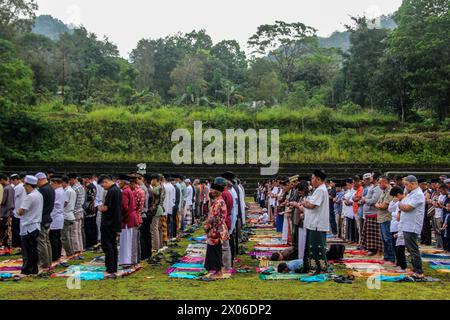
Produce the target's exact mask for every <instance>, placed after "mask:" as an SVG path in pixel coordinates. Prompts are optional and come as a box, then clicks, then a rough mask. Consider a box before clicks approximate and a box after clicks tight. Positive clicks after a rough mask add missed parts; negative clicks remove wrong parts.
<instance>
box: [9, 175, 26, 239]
mask: <svg viewBox="0 0 450 320" xmlns="http://www.w3.org/2000/svg"><path fill="white" fill-rule="evenodd" d="M25 176H26V175H25V174H22V173H21V174H18V175H17V174H13V175H12V176H11V181H12V183H13V185H14V216H13V217H12V247H13V248H20V247H21V246H22V244H21V241H20V218H19V216H18V215H17V210H19V208H20V207H21V206H22V202H23V199H24V197H25V195H26V192H25V188H24V186H23V179H24V178H25Z"/></svg>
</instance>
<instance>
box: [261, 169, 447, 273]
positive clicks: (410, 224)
mask: <svg viewBox="0 0 450 320" xmlns="http://www.w3.org/2000/svg"><path fill="white" fill-rule="evenodd" d="M317 177H319V178H320V179H321V181H322V182H323V183H322V184H321V185H320V188H321V192H322V193H324V192H325V191H326V195H327V196H326V198H327V199H326V201H325V202H326V204H325V206H326V207H327V209H326V212H324V213H323V216H321V217H323V220H322V221H321V222H320V223H318V224H312V225H311V218H308V215H312V214H314V211H312V210H311V207H313V206H312V204H315V203H316V202H314V203H311V201H316V198H317V189H318V187H317ZM449 187H450V179H447V177H446V176H441V177H439V178H438V179H432V180H431V181H430V182H428V181H427V180H426V179H417V178H416V177H415V176H413V175H409V176H406V177H401V176H397V177H395V178H394V179H392V180H391V179H390V178H389V177H387V176H382V175H376V174H374V173H367V174H364V175H363V176H362V177H360V176H355V177H353V178H351V179H346V180H344V181H338V180H336V179H333V178H330V179H325V174H324V173H322V172H320V171H318V172H316V173H315V175H313V178H312V179H311V181H309V179H308V177H300V176H299V175H297V176H294V177H290V178H283V177H280V178H278V179H275V180H271V181H265V182H263V183H260V184H259V185H258V188H257V190H256V193H255V198H256V200H257V201H258V202H259V204H260V206H261V207H263V208H267V213H265V214H264V215H263V216H262V217H261V218H260V219H261V220H262V221H264V222H266V221H273V222H274V224H275V226H276V228H277V231H278V232H282V237H283V240H285V241H287V242H288V243H289V244H292V246H293V247H292V250H291V251H290V252H289V251H288V252H287V253H286V255H285V256H280V258H285V259H287V260H290V259H303V260H304V264H305V265H306V266H307V265H308V264H309V265H313V266H314V268H315V269H316V271H318V272H324V271H326V269H327V266H328V263H327V260H326V257H325V256H324V253H323V251H321V250H326V243H325V240H324V239H325V238H324V237H325V234H326V233H328V234H331V237H334V238H341V239H344V240H346V241H347V242H349V243H350V244H352V245H356V246H357V248H358V249H360V250H367V251H368V254H369V255H370V256H373V255H377V254H381V253H383V256H384V260H385V261H390V262H393V263H395V264H396V265H397V267H398V271H399V272H400V271H404V270H406V268H407V261H406V257H405V248H406V249H407V250H408V252H409V254H410V256H411V264H412V267H413V272H414V273H415V276H417V277H423V269H422V261H421V255H420V249H419V244H422V245H431V244H432V239H434V240H435V246H436V248H440V249H443V250H445V251H447V252H449V251H450V229H449V222H450V221H449V219H450V218H449V216H450V214H449V212H450V200H449ZM324 210H325V209H324ZM318 218H319V215H317V216H315V217H314V219H318ZM314 221H316V220H314ZM314 231H320V232H322V233H321V236H320V238H319V237H317V236H316V237H311V232H314ZM432 234H433V235H434V237H432ZM318 239H319V240H320V241H317V240H318ZM419 241H420V242H419ZM311 245H313V246H314V245H316V246H317V248H318V249H317V250H316V252H315V253H312V252H311V248H310V246H311ZM319 248H320V249H319ZM311 253H312V255H313V257H315V258H317V257H318V256H319V257H320V258H322V257H323V258H322V259H312V261H311Z"/></svg>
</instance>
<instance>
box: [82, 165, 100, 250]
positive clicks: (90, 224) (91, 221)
mask: <svg viewBox="0 0 450 320" xmlns="http://www.w3.org/2000/svg"><path fill="white" fill-rule="evenodd" d="M83 184H84V187H85V191H86V200H85V202H84V204H83V208H84V212H85V214H84V234H85V236H86V238H85V239H86V250H91V249H92V248H93V247H94V246H95V245H96V244H97V207H96V206H95V200H96V198H97V187H96V186H95V184H94V183H93V179H92V175H91V174H90V175H85V176H83Z"/></svg>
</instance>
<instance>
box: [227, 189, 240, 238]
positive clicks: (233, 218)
mask: <svg viewBox="0 0 450 320" xmlns="http://www.w3.org/2000/svg"><path fill="white" fill-rule="evenodd" d="M227 189H228V191H229V192H230V193H231V197H232V198H233V209H232V210H231V229H230V233H232V232H233V231H234V228H235V227H236V221H237V215H238V213H239V211H238V195H237V192H236V190H234V188H233V187H230V188H227Z"/></svg>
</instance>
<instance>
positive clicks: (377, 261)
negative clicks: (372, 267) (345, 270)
mask: <svg viewBox="0 0 450 320" xmlns="http://www.w3.org/2000/svg"><path fill="white" fill-rule="evenodd" d="M334 263H375V264H383V265H384V264H385V265H394V264H393V263H392V262H389V261H384V260H381V259H380V260H376V259H350V258H344V259H342V260H335V261H334Z"/></svg>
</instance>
